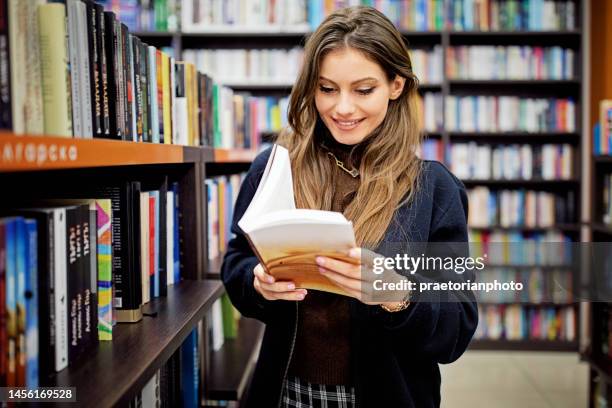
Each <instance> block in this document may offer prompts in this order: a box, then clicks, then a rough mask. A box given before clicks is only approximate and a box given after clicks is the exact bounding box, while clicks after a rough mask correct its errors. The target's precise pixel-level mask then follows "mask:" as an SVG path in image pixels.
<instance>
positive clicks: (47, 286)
mask: <svg viewBox="0 0 612 408" xmlns="http://www.w3.org/2000/svg"><path fill="white" fill-rule="evenodd" d="M54 237H55V233H54V217H53V213H52V212H51V211H43V212H41V215H40V217H39V218H38V238H39V241H38V242H39V243H40V245H39V247H38V270H39V273H38V294H39V296H38V305H39V306H38V322H39V326H38V332H39V337H38V339H39V340H38V345H39V349H40V351H39V370H38V371H39V373H40V376H39V378H41V379H42V378H48V377H49V376H50V375H51V374H52V373H54V372H55V282H54V279H55V247H54V245H55V239H54Z"/></svg>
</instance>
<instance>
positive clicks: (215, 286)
mask: <svg viewBox="0 0 612 408" xmlns="http://www.w3.org/2000/svg"><path fill="white" fill-rule="evenodd" d="M222 293H223V285H222V284H221V283H220V282H218V281H211V280H207V281H188V280H185V281H183V282H181V283H180V284H178V285H176V286H174V287H171V288H170V290H169V291H168V295H167V297H166V298H165V299H156V300H153V301H151V302H150V303H149V304H147V306H146V311H147V312H149V313H152V312H155V313H157V316H156V317H145V318H144V320H143V321H142V322H140V323H139V324H126V325H120V326H118V328H117V330H116V335H115V336H114V338H113V341H112V342H106V343H101V344H100V345H99V347H98V348H97V349H96V350H95V351H94V352H93V353H92V355H91V356H90V357H89V358H88V359H87V360H86V361H84V362H82V364H77V365H75V366H74V367H73V366H70V367H68V368H67V369H65V370H63V371H61V372H60V373H58V374H57V375H56V376H55V378H54V379H52V383H53V385H54V386H61V387H76V389H77V399H78V401H79V405H80V406H84V407H85V406H86V407H98V406H115V405H122V404H127V403H129V401H130V398H131V397H132V396H133V394H134V393H135V392H138V391H139V390H140V389H142V388H143V387H144V385H145V383H146V382H147V380H148V379H149V378H150V377H151V376H152V375H153V374H154V373H155V371H156V370H158V369H159V368H160V367H161V366H162V364H163V363H164V362H165V361H166V360H168V358H169V357H170V356H171V355H172V353H174V351H175V350H176V349H177V348H178V347H179V346H180V345H181V343H182V342H183V340H184V339H185V338H186V337H187V334H189V332H190V331H191V330H192V329H193V327H194V326H195V325H196V324H197V323H198V321H200V320H202V319H203V318H204V316H205V313H206V311H207V310H208V309H209V308H210V307H211V305H212V303H213V302H214V301H215V300H216V299H218V298H219V296H220V295H221V294H222ZM113 334H115V333H113ZM119 373H120V374H119Z"/></svg>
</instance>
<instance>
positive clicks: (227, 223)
mask: <svg viewBox="0 0 612 408" xmlns="http://www.w3.org/2000/svg"><path fill="white" fill-rule="evenodd" d="M245 176H246V173H241V174H232V175H231V176H219V177H215V178H212V179H207V180H206V198H207V214H208V217H207V223H208V234H207V237H208V259H209V261H213V260H216V259H218V258H219V257H220V256H223V255H224V254H225V251H226V249H227V242H228V241H229V240H230V239H231V237H232V233H231V226H232V225H231V224H232V217H233V211H234V203H235V202H236V198H237V197H238V192H239V190H240V185H241V184H242V181H243V180H244V177H245Z"/></svg>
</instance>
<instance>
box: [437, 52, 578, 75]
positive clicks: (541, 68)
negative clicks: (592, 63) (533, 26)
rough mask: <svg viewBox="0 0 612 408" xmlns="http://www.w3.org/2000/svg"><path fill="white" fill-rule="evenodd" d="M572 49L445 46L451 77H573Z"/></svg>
mask: <svg viewBox="0 0 612 408" xmlns="http://www.w3.org/2000/svg"><path fill="white" fill-rule="evenodd" d="M575 55H576V54H575V52H574V50H572V49H569V48H562V47H531V46H503V45H498V46H491V45H470V46H460V47H449V48H448V49H447V50H446V74H447V75H448V77H449V78H453V79H474V80H478V79H484V80H490V79H514V80H516V79H519V80H520V79H530V80H532V79H536V80H537V79H553V80H562V79H573V78H574V76H575V72H574V67H575Z"/></svg>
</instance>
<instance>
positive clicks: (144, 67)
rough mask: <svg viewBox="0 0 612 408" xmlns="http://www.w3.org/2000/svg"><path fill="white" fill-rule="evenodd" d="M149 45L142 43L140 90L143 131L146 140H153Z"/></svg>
mask: <svg viewBox="0 0 612 408" xmlns="http://www.w3.org/2000/svg"><path fill="white" fill-rule="evenodd" d="M148 49H149V46H148V45H147V44H146V43H144V42H141V44H140V91H141V98H142V133H143V139H144V141H145V142H152V141H153V139H152V133H151V100H150V98H149V75H148V72H149V64H148V60H149V57H148V55H149V54H148Z"/></svg>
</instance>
